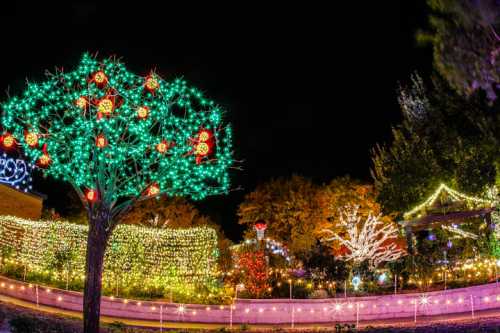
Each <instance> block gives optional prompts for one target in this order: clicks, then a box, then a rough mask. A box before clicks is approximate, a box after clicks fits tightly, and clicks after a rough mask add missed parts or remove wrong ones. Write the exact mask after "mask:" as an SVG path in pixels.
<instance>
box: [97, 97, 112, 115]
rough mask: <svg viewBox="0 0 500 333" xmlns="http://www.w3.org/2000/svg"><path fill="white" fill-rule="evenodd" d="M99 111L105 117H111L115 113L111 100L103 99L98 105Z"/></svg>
mask: <svg viewBox="0 0 500 333" xmlns="http://www.w3.org/2000/svg"><path fill="white" fill-rule="evenodd" d="M97 111H98V112H100V113H102V114H103V115H105V116H109V115H110V114H111V113H112V112H113V101H112V100H111V99H109V98H103V99H101V100H100V101H99V103H98V104H97Z"/></svg>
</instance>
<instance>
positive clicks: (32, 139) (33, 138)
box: [24, 132, 38, 147]
mask: <svg viewBox="0 0 500 333" xmlns="http://www.w3.org/2000/svg"><path fill="white" fill-rule="evenodd" d="M24 140H25V141H26V144H27V145H28V146H30V147H35V146H36V145H37V144H38V134H36V133H33V132H28V133H26V134H25V136H24Z"/></svg>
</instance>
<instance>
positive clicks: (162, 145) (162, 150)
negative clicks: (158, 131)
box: [156, 141, 168, 154]
mask: <svg viewBox="0 0 500 333" xmlns="http://www.w3.org/2000/svg"><path fill="white" fill-rule="evenodd" d="M167 149H168V145H167V142H166V141H162V142H160V143H158V144H157V145H156V150H157V151H158V152H159V153H161V154H163V153H165V152H166V151H167Z"/></svg>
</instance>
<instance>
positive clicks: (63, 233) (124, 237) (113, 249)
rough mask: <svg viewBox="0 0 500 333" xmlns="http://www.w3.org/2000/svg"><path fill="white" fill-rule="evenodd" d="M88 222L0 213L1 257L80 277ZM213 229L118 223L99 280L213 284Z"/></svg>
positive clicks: (193, 286)
mask: <svg viewBox="0 0 500 333" xmlns="http://www.w3.org/2000/svg"><path fill="white" fill-rule="evenodd" d="M86 241H87V226H85V225H77V224H72V223H68V222H64V221H31V220H25V219H21V218H17V217H13V216H0V251H1V253H2V255H3V257H8V258H10V260H14V261H15V263H17V264H19V265H23V266H25V267H26V269H27V271H28V272H42V273H45V274H52V275H53V276H54V277H56V278H57V276H58V275H59V277H60V279H61V280H62V279H64V278H65V277H67V276H71V278H72V279H73V278H75V279H77V278H79V279H82V278H83V276H84V269H85V247H86ZM217 256H218V250H217V234H216V232H215V230H213V229H211V228H209V227H196V228H190V229H159V228H146V227H141V226H133V225H118V226H117V227H116V230H115V232H114V233H113V235H112V236H111V238H110V240H109V246H108V249H107V251H106V256H105V260H104V273H103V282H104V284H106V283H108V284H114V283H115V281H117V280H119V281H120V284H121V285H136V286H140V287H144V288H147V287H151V288H162V287H163V288H165V287H166V288H173V289H174V290H177V291H179V290H183V291H184V292H187V293H189V292H193V291H195V290H200V289H204V290H212V289H214V288H216V286H217V274H218V270H217V262H216V259H217Z"/></svg>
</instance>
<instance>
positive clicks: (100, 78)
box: [92, 71, 108, 86]
mask: <svg viewBox="0 0 500 333" xmlns="http://www.w3.org/2000/svg"><path fill="white" fill-rule="evenodd" d="M92 81H94V82H95V83H96V84H97V85H98V86H103V85H105V84H107V83H108V77H107V76H106V74H105V73H104V72H103V71H98V72H95V73H94V75H93V77H92Z"/></svg>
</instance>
